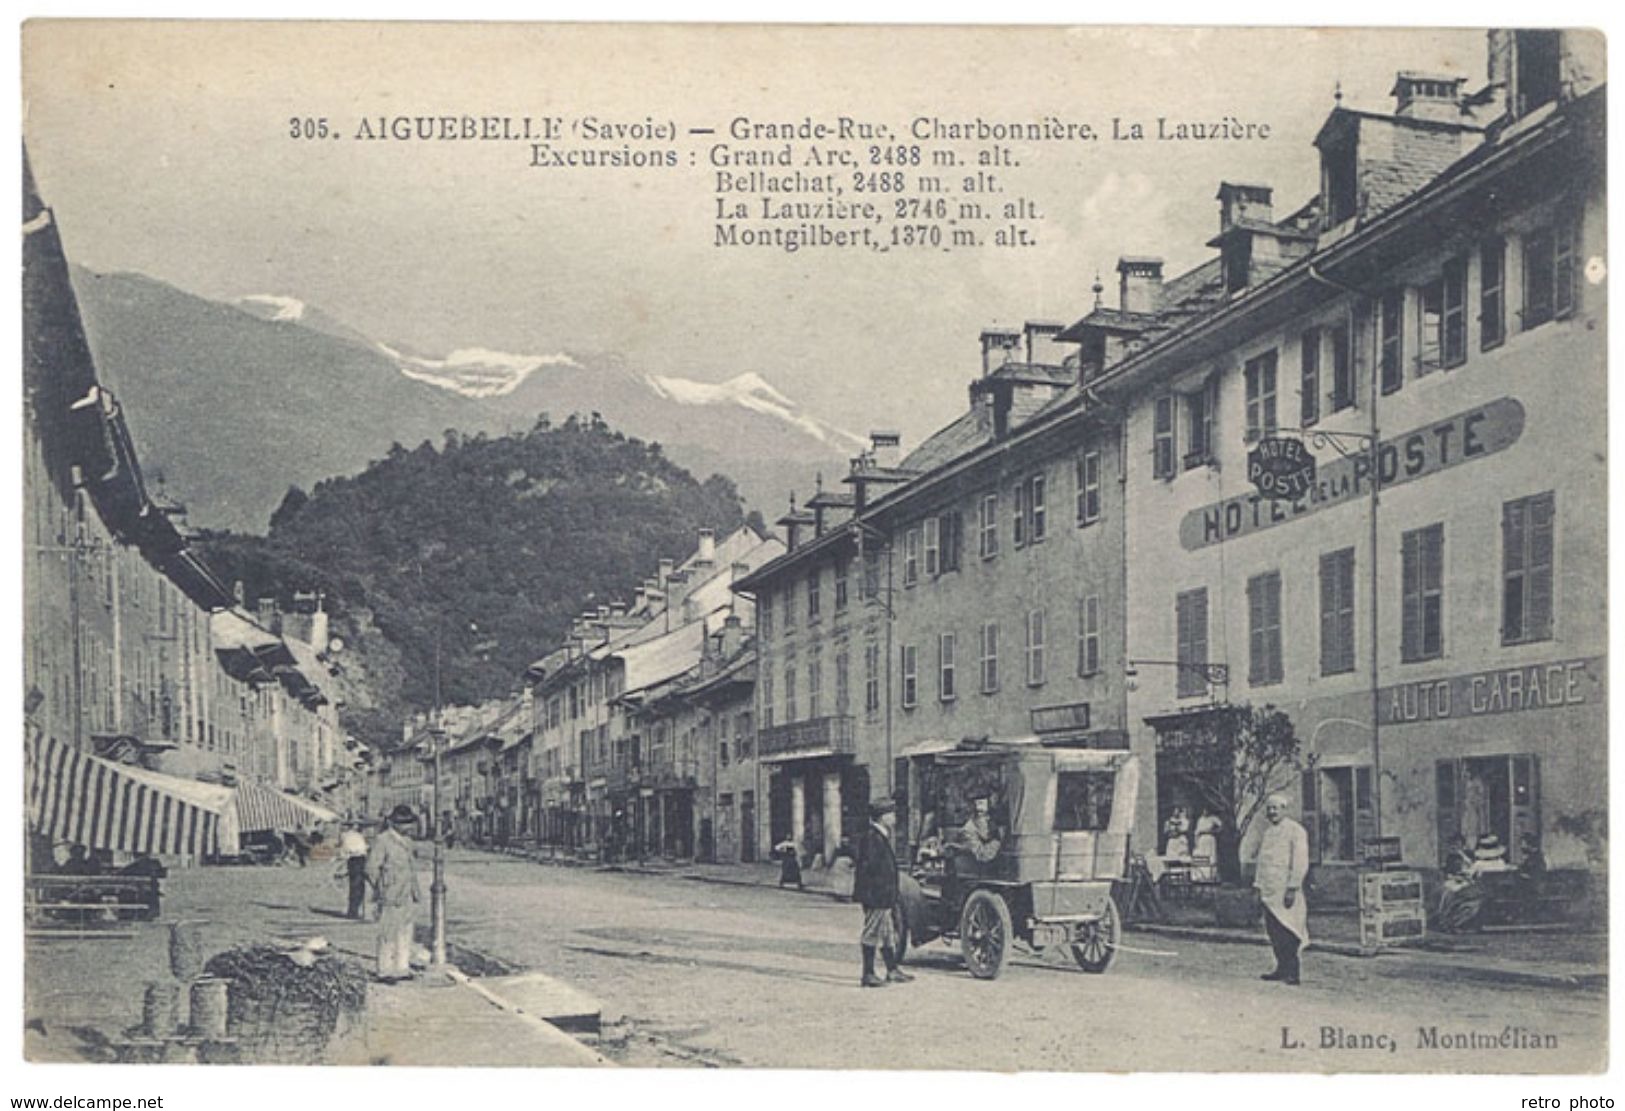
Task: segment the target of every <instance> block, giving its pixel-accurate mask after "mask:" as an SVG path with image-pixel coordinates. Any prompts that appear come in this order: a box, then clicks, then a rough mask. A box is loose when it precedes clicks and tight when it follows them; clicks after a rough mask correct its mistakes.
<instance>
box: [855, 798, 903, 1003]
mask: <svg viewBox="0 0 1625 1111" xmlns="http://www.w3.org/2000/svg"><path fill="white" fill-rule="evenodd" d="M896 823H897V804H896V803H894V802H893V801H892V800H891V799H881V800H879V801H878V802H873V803H870V804H869V828H868V829H866V830H864V831H863V833H862V835H860V836H859V837H858V843H857V853H856V856H857V861H856V868H855V871H854V875H853V880H852V898H853V900H854V901H855V902H857V903H858V904H859V905H860V906H862V907H863V933H862V935H861V936H860V937H859V939H858V940H859V944H860V945H862V947H863V979H862V981H861V983H862V984H863V986H864V987H866V988H883V987H885V986H886V984H887V983H893V984H906V983H908V981H910V980H912V979H914V977H912V976H910V975H909V974H908V973H906V972H904V971H903V970H902V969H901V968H899V967H898V958H897V950H898V944H897V942H898V938H897V926H896V924H895V923H894V922H893V921H892V912H893V911H894V910H895V909H896V907H897V855H896V854H895V853H894V852H893V851H892V844H891V838H892V827H893V826H894V825H896ZM876 949H879V950H880V951H881V953H882V955H884V957H885V959H886V978H885V979H884V980H882V979H881V978H880V977H879V976H877V975H875V950H876Z"/></svg>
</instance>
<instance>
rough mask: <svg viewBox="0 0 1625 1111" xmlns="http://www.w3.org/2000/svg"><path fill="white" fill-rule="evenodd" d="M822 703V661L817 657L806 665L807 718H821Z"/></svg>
mask: <svg viewBox="0 0 1625 1111" xmlns="http://www.w3.org/2000/svg"><path fill="white" fill-rule="evenodd" d="M823 703H824V661H823V660H821V659H819V658H818V657H817V656H814V657H813V658H812V662H811V663H809V664H808V665H807V716H808V717H809V718H816V717H822V716H823V708H824V706H823Z"/></svg>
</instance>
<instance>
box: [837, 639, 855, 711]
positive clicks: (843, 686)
mask: <svg viewBox="0 0 1625 1111" xmlns="http://www.w3.org/2000/svg"><path fill="white" fill-rule="evenodd" d="M850 664H851V657H850V656H849V655H848V654H847V652H846V650H845V649H844V648H843V649H842V650H841V651H839V652H837V653H835V712H836V713H837V714H840V715H841V716H842V717H845V716H846V715H847V714H849V713H851V712H852V703H851V695H852V689H851V678H850V676H849V675H848V674H847V672H848V670H849V669H850Z"/></svg>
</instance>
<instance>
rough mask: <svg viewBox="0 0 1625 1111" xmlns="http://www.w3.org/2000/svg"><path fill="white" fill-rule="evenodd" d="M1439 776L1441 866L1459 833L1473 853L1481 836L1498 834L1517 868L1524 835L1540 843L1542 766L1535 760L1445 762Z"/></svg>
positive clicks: (1440, 765)
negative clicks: (1451, 843)
mask: <svg viewBox="0 0 1625 1111" xmlns="http://www.w3.org/2000/svg"><path fill="white" fill-rule="evenodd" d="M1436 777H1437V791H1438V821H1439V830H1438V832H1439V844H1438V857H1439V860H1440V863H1441V864H1442V863H1443V861H1444V856H1445V854H1446V853H1447V852H1448V851H1449V848H1450V842H1451V840H1452V838H1454V837H1455V836H1456V835H1458V834H1459V835H1460V836H1461V838H1462V839H1463V840H1464V841H1465V842H1466V843H1467V846H1468V848H1469V849H1471V848H1472V847H1473V846H1474V845H1476V844H1477V843H1478V840H1479V838H1481V837H1485V836H1494V837H1495V838H1496V839H1497V840H1499V841H1500V843H1501V845H1502V846H1503V847H1504V848H1505V849H1506V853H1507V860H1508V861H1509V862H1510V863H1512V864H1517V863H1519V858H1520V856H1521V853H1520V842H1521V840H1522V838H1523V835H1524V834H1529V835H1531V836H1532V837H1534V839H1535V843H1536V844H1538V843H1539V840H1540V764H1539V761H1538V760H1537V759H1536V758H1535V757H1533V756H1525V755H1518V756H1474V757H1465V758H1463V759H1459V760H1440V761H1439V762H1438V763H1437V765H1436Z"/></svg>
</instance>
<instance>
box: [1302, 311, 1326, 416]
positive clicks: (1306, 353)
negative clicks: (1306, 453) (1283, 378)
mask: <svg viewBox="0 0 1625 1111" xmlns="http://www.w3.org/2000/svg"><path fill="white" fill-rule="evenodd" d="M1320 336H1321V329H1319V328H1310V329H1309V330H1308V331H1306V332H1304V333H1303V339H1302V341H1301V349H1302V352H1303V354H1302V372H1301V383H1300V385H1299V387H1298V393H1299V406H1298V421H1299V423H1300V424H1302V425H1303V426H1304V427H1305V428H1307V427H1309V426H1310V425H1311V424H1314V423H1315V422H1316V421H1318V420H1319V419H1320Z"/></svg>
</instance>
